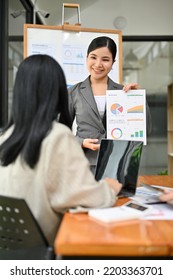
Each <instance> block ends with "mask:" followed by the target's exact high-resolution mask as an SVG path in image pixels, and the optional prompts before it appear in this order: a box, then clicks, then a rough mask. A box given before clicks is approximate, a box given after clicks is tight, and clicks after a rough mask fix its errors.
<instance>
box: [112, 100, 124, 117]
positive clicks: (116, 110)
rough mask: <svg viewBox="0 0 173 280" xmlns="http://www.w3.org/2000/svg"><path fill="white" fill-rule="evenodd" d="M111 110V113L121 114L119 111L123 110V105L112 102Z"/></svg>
mask: <svg viewBox="0 0 173 280" xmlns="http://www.w3.org/2000/svg"><path fill="white" fill-rule="evenodd" d="M111 112H112V114H114V115H118V114H121V113H122V112H123V106H121V105H120V104H118V103H115V104H112V106H111Z"/></svg>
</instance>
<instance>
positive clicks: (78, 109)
mask: <svg viewBox="0 0 173 280" xmlns="http://www.w3.org/2000/svg"><path fill="white" fill-rule="evenodd" d="M122 88H123V85H120V84H117V83H115V82H113V81H112V80H111V79H110V78H109V79H108V90H120V89H122ZM68 91H69V111H70V115H71V118H72V120H74V118H75V117H76V125H77V132H76V137H77V139H78V141H79V142H80V143H81V145H82V142H83V140H84V139H85V138H92V139H93V138H97V139H99V141H101V139H102V138H106V112H105V114H104V117H103V120H102V119H101V117H100V115H99V112H98V109H97V104H96V102H95V99H94V95H93V92H92V89H91V84H90V77H88V78H87V79H86V80H84V81H83V82H80V83H78V84H75V85H74V86H72V87H70V88H69V90H68ZM148 126H149V127H148ZM147 128H148V129H149V131H150V129H151V115H150V111H149V107H148V104H147ZM83 150H84V153H85V155H86V157H87V158H88V160H89V162H90V165H96V161H97V155H98V151H92V150H90V149H86V148H84V149H83Z"/></svg>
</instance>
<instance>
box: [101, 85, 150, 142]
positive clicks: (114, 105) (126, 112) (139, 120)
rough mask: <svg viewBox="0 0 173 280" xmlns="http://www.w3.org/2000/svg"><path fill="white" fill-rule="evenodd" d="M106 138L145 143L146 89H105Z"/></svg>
mask: <svg viewBox="0 0 173 280" xmlns="http://www.w3.org/2000/svg"><path fill="white" fill-rule="evenodd" d="M106 99H107V102H106V104H107V105H106V106H107V108H106V112H107V138H108V139H115V140H131V141H143V142H144V144H145V145H146V91H145V90H144V89H141V90H129V91H128V92H127V93H125V92H124V91H123V90H107V92H106Z"/></svg>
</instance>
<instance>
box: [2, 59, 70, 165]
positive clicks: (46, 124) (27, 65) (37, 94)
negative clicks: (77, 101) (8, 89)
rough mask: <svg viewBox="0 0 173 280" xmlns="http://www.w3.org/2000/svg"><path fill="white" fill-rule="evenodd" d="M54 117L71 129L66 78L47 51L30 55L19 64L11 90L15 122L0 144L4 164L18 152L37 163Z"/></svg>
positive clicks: (12, 117)
mask: <svg viewBox="0 0 173 280" xmlns="http://www.w3.org/2000/svg"><path fill="white" fill-rule="evenodd" d="M54 120H57V121H59V122H61V123H63V124H65V125H67V126H68V127H69V128H70V129H71V127H72V122H71V118H70V115H69V111H68V93H67V86H66V79H65V75H64V72H63V70H62V68H61V66H60V65H59V64H58V62H57V61H56V60H54V59H53V58H52V57H50V56H48V55H32V56H29V57H27V58H26V59H24V60H23V62H22V63H21V64H20V66H19V68H18V71H17V75H16V80H15V84H14V91H13V104H12V116H11V120H10V122H9V124H8V126H7V127H6V128H5V129H4V130H3V132H2V134H3V133H5V132H6V131H7V129H8V128H9V127H11V126H12V125H14V129H13V131H12V134H11V135H10V136H9V138H8V139H7V140H6V141H5V142H4V143H3V144H2V145H1V146H0V160H1V164H2V165H3V166H7V165H8V164H10V163H12V162H14V161H15V160H16V158H17V156H18V155H19V154H21V156H22V159H23V160H24V161H25V162H26V163H27V164H28V165H29V166H30V167H31V168H34V166H35V165H36V163H37V161H38V159H39V155H40V148H41V143H42V141H43V139H44V138H45V137H46V136H47V134H48V133H49V131H50V130H51V128H52V122H53V121H54Z"/></svg>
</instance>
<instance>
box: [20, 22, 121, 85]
mask: <svg viewBox="0 0 173 280" xmlns="http://www.w3.org/2000/svg"><path fill="white" fill-rule="evenodd" d="M105 33H106V34H105ZM99 36H108V37H110V38H112V39H113V40H114V41H115V43H116V45H117V55H116V61H115V63H114V64H113V67H112V70H111V72H110V73H109V77H110V78H111V79H112V80H114V81H115V82H117V83H122V34H121V31H116V30H104V29H94V28H93V29H91V28H90V29H88V28H80V30H79V31H76V30H74V31H73V30H71V29H70V30H63V27H60V26H59V27H53V26H45V25H44V26H43V25H35V24H25V25H24V57H27V56H30V55H33V54H48V55H50V56H52V57H53V58H54V59H56V60H57V61H58V62H59V64H60V65H61V67H62V68H63V70H64V72H65V76H66V80H67V86H71V85H73V84H75V83H78V82H80V81H83V80H85V79H86V78H87V76H88V75H89V73H88V71H87V67H86V55H87V48H88V45H89V44H90V42H91V41H92V40H93V39H94V38H96V37H99Z"/></svg>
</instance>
